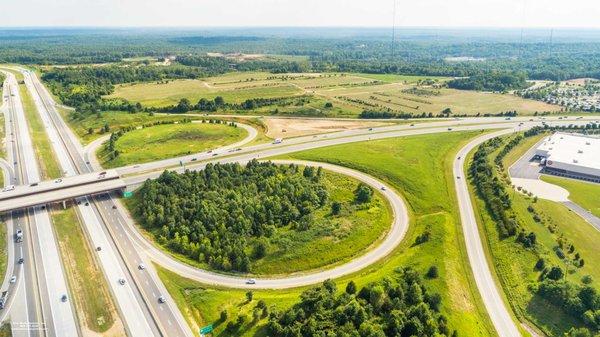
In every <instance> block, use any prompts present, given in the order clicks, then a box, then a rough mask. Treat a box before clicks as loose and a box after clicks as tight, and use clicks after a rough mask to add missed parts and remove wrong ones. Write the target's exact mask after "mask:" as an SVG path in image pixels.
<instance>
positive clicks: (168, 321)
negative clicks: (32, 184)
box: [22, 70, 192, 337]
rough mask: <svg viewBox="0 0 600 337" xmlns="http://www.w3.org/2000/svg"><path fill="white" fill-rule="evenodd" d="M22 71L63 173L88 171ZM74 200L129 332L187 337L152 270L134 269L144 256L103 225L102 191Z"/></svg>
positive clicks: (47, 100)
mask: <svg viewBox="0 0 600 337" xmlns="http://www.w3.org/2000/svg"><path fill="white" fill-rule="evenodd" d="M22 73H23V74H24V76H25V83H26V84H27V87H28V89H29V91H30V93H31V95H32V97H34V101H35V103H36V106H37V108H38V111H39V112H40V116H41V119H42V121H43V123H44V125H45V126H46V130H47V133H48V136H49V138H50V140H51V143H52V146H53V149H54V152H55V153H56V155H57V158H58V161H59V163H60V165H61V167H62V169H63V172H64V173H65V176H66V177H77V176H80V175H85V174H86V173H88V172H91V168H90V166H89V165H88V164H87V163H86V161H85V160H84V159H83V155H82V150H81V149H82V148H81V145H80V144H78V140H77V139H76V138H75V135H74V134H73V133H71V132H70V130H68V128H67V126H66V124H65V123H64V121H63V120H62V118H61V116H60V114H59V113H58V112H57V111H56V109H55V107H54V102H53V101H52V98H51V96H50V95H49V93H48V92H47V91H46V90H45V88H44V87H43V86H42V85H41V83H40V82H39V80H38V79H37V77H36V76H35V74H33V73H31V72H28V71H24V70H22ZM108 174H109V173H107V175H108ZM92 175H93V176H92V177H91V179H93V180H98V179H97V178H96V176H97V174H96V173H92ZM67 179H70V178H65V182H66V180H67ZM76 200H77V210H78V212H79V214H80V216H81V219H83V221H82V222H83V225H84V229H85V230H86V232H87V234H88V239H89V240H91V241H92V246H94V247H101V250H100V251H96V254H97V256H98V261H99V262H100V265H101V267H102V270H103V272H104V275H105V277H106V281H107V284H108V285H109V289H110V290H111V293H112V295H113V298H114V299H115V302H116V303H117V307H118V310H119V312H120V314H121V318H122V320H123V322H124V324H125V326H126V330H127V333H128V335H129V336H134V337H135V336H139V337H146V336H162V335H164V336H174V337H177V336H191V335H192V332H191V331H190V330H189V328H188V326H187V324H186V323H185V321H184V319H183V317H182V316H181V313H180V312H179V310H178V309H177V307H176V306H175V305H174V301H172V300H171V301H169V303H164V304H161V303H159V302H158V297H159V296H165V297H168V294H166V290H164V287H163V286H162V284H161V283H160V281H159V279H158V277H157V276H156V274H153V270H152V269H151V268H152V266H151V265H149V266H148V267H147V268H146V269H145V270H139V268H138V267H139V265H140V263H142V262H143V260H142V258H141V257H139V256H137V255H136V254H134V253H133V252H137V249H135V248H134V246H133V244H131V242H128V241H127V240H126V239H123V238H119V239H117V238H116V237H115V233H114V230H113V229H112V228H110V226H107V223H109V222H110V221H109V219H110V218H111V216H109V215H108V214H107V212H108V207H107V203H109V202H110V201H111V199H110V197H109V196H107V195H106V194H105V195H100V196H92V197H90V196H87V197H81V198H78V199H76ZM111 209H112V207H111ZM127 253H129V254H127ZM121 278H123V279H125V280H126V282H125V284H124V285H122V284H120V283H119V279H121Z"/></svg>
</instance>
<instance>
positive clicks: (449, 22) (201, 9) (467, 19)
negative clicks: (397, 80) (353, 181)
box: [0, 0, 600, 28]
mask: <svg viewBox="0 0 600 337" xmlns="http://www.w3.org/2000/svg"><path fill="white" fill-rule="evenodd" d="M395 1H396V4H397V9H396V18H395V22H396V24H397V26H408V27H415V26H418V27H556V28H559V27H574V28H575V27H577V28H600V1H599V0H395ZM1 2H3V3H2V11H3V12H4V13H6V14H3V15H2V16H1V17H0V26H4V27H7V26H8V27H26V26H55V27H56V26H60V27H65V26H118V27H132V26H133V27H138V26H144V27H146V26H157V27H224V26H234V27H247V26H257V27H267V26H287V27H290V26H301V27H302V26H311V27H321V26H325V27H329V26H335V27H340V26H343V27H349V26H356V27H389V26H391V25H392V22H393V20H394V17H393V15H392V13H393V6H394V0H2V1H1Z"/></svg>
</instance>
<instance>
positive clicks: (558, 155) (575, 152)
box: [538, 132, 600, 170]
mask: <svg viewBox="0 0 600 337" xmlns="http://www.w3.org/2000/svg"><path fill="white" fill-rule="evenodd" d="M538 150H540V151H544V152H548V156H547V159H548V160H551V161H553V162H556V163H567V164H571V165H577V166H583V167H589V168H593V169H597V170H600V138H597V137H592V136H586V135H582V134H576V133H563V132H556V133H554V134H553V135H552V136H550V137H548V138H546V139H544V142H543V143H542V144H541V145H540V146H539V147H538Z"/></svg>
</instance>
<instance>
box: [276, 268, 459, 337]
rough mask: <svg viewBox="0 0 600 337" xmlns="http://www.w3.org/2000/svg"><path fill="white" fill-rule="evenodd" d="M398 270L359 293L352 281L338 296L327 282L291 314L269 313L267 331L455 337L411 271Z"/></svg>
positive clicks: (296, 336) (292, 335) (340, 336)
mask: <svg viewBox="0 0 600 337" xmlns="http://www.w3.org/2000/svg"><path fill="white" fill-rule="evenodd" d="M397 271H398V274H397V275H394V277H390V278H387V279H385V280H383V281H379V282H376V283H372V284H369V285H367V286H365V287H363V288H361V289H357V286H356V285H355V284H354V282H353V281H350V282H349V283H348V284H347V286H346V289H345V292H343V293H341V294H339V295H338V294H337V292H336V285H335V283H333V282H332V281H329V280H328V281H325V282H323V284H322V285H321V286H319V287H316V288H312V289H309V290H307V291H305V292H303V293H302V294H301V295H300V301H299V302H298V303H296V304H295V305H294V306H292V307H291V308H290V309H288V310H286V311H284V312H281V313H275V312H273V313H271V315H270V317H269V323H268V326H267V327H268V330H269V332H270V334H271V335H272V336H279V337H300V336H331V337H386V336H398V337H404V336H406V337H410V336H422V337H426V336H457V335H458V334H457V332H456V331H454V332H451V331H450V330H449V328H448V325H447V319H446V317H445V316H444V315H442V314H440V312H439V310H440V305H441V297H440V296H439V295H438V294H431V293H429V292H428V291H427V289H426V288H425V286H424V285H423V283H422V281H421V277H420V276H419V274H418V273H417V272H416V271H415V270H413V269H411V268H399V269H397Z"/></svg>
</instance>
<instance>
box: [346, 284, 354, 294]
mask: <svg viewBox="0 0 600 337" xmlns="http://www.w3.org/2000/svg"><path fill="white" fill-rule="evenodd" d="M346 293H347V294H350V295H354V294H356V283H354V281H350V282H348V284H346Z"/></svg>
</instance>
